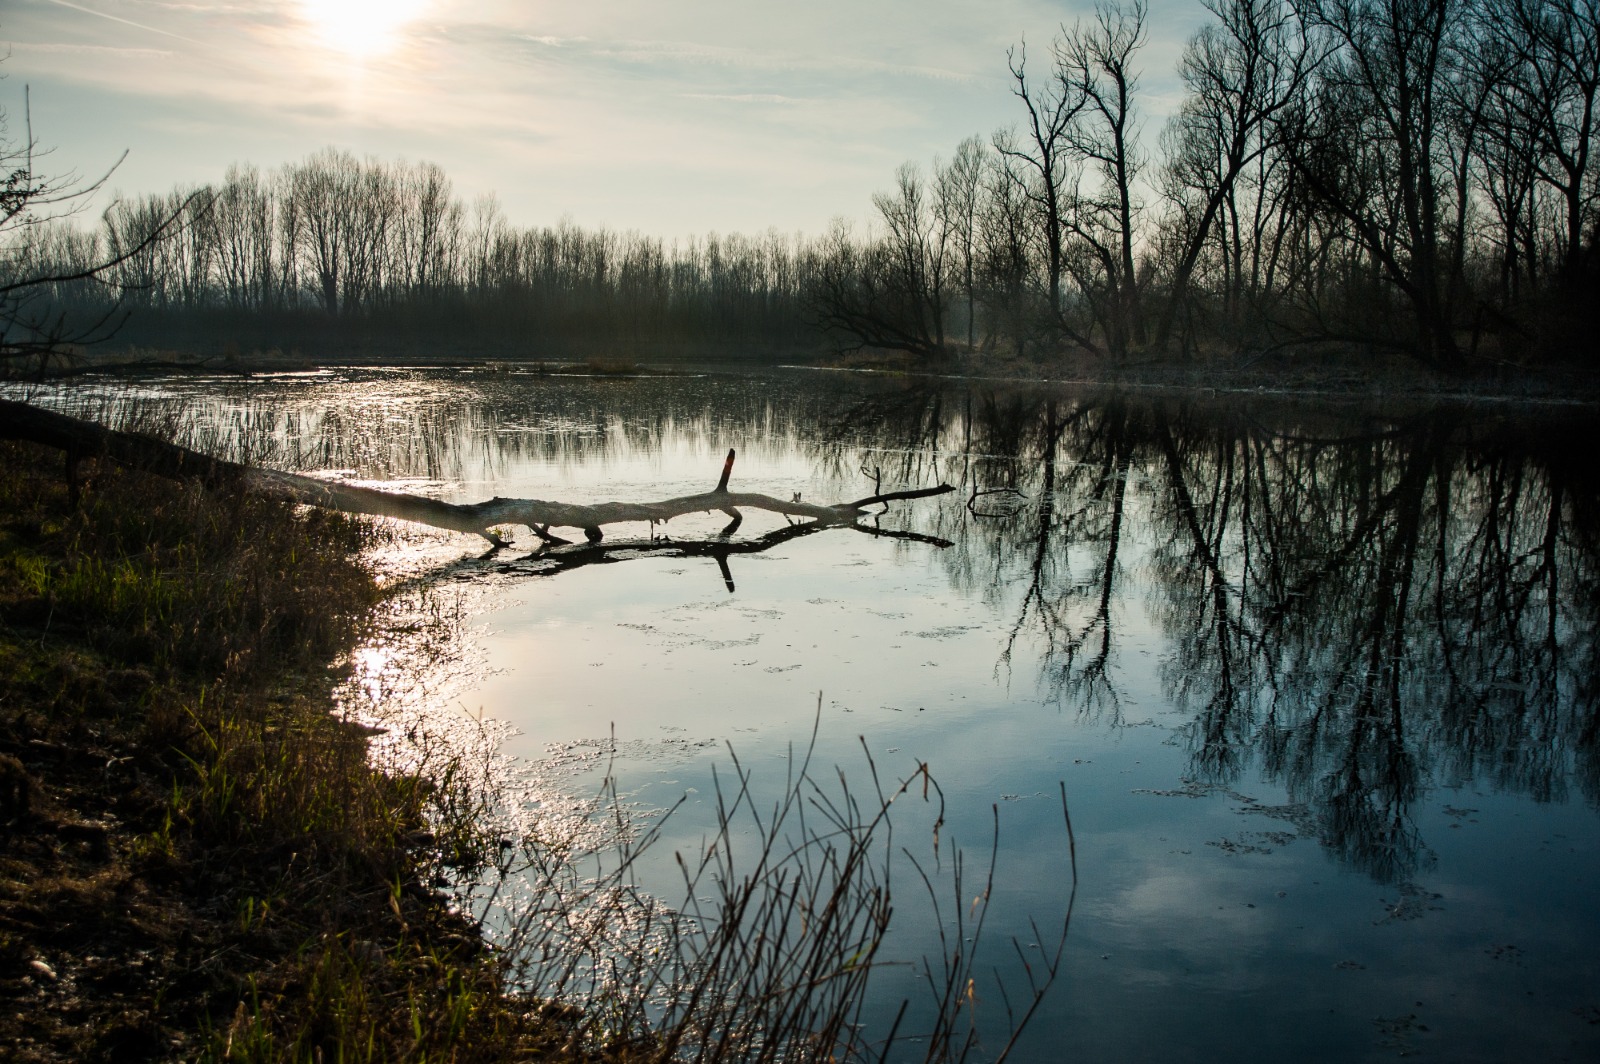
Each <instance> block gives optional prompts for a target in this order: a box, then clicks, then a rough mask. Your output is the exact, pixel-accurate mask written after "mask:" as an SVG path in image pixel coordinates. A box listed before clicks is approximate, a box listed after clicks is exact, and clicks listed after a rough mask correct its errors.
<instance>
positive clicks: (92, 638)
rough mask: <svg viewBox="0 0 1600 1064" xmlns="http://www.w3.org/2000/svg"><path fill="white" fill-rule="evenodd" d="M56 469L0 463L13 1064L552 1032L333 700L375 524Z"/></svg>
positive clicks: (457, 1048) (359, 1055) (121, 475)
mask: <svg viewBox="0 0 1600 1064" xmlns="http://www.w3.org/2000/svg"><path fill="white" fill-rule="evenodd" d="M60 469H61V465H60V460H59V458H58V457H56V456H54V455H53V454H52V453H51V452H47V451H45V450H42V449H38V448H33V447H27V446H23V445H16V444H8V445H5V449H4V452H3V453H0V498H3V502H0V515H3V516H0V743H3V749H0V773H3V774H4V791H3V793H4V810H3V822H0V956H3V958H4V963H3V964H0V983H3V985H4V994H5V997H6V999H7V1000H8V1001H11V1002H12V1003H13V1007H12V1008H10V1009H7V1010H6V1011H5V1015H4V1017H3V1018H0V1028H3V1029H0V1043H3V1044H5V1045H6V1046H7V1047H8V1048H7V1051H6V1052H7V1055H8V1059H13V1060H18V1061H24V1060H40V1061H50V1060H72V1061H88V1060H145V1059H191V1060H192V1059H229V1060H282V1059H312V1058H313V1056H314V1055H315V1054H317V1053H318V1052H319V1051H320V1052H326V1053H328V1054H329V1055H328V1057H327V1059H335V1056H334V1055H333V1051H334V1049H335V1048H340V1049H342V1051H343V1053H344V1056H343V1057H342V1058H340V1059H400V1058H402V1057H417V1058H419V1059H420V1058H422V1057H427V1058H429V1059H432V1058H435V1057H437V1058H446V1057H450V1056H452V1054H455V1055H458V1057H459V1059H501V1058H503V1057H504V1056H506V1055H509V1054H510V1053H511V1052H512V1051H513V1050H515V1049H518V1048H521V1047H527V1046H531V1045H532V1044H534V1043H535V1042H536V1041H537V1040H538V1039H539V1038H544V1037H548V1036H549V1034H550V1031H549V1024H547V1023H541V1022H537V1016H536V1015H535V1014H534V1013H532V1012H530V1010H529V1009H528V1008H527V1007H526V1006H525V1005H523V1004H520V1003H518V1002H516V1001H515V1000H514V999H512V998H508V997H506V996H504V995H503V994H502V991H503V990H504V983H503V978H504V966H503V965H502V964H501V963H500V962H499V961H497V960H496V959H495V958H493V957H492V956H490V955H489V954H488V953H487V952H486V951H485V949H484V948H483V946H482V943H481V941H480V939H479V936H478V934H477V929H476V928H475V927H474V926H473V925H472V924H471V923H470V922H468V921H466V920H464V919H462V918H461V917H459V916H456V915H454V914H452V913H451V912H450V911H449V910H448V909H447V908H446V907H445V905H444V904H443V903H442V901H441V900H440V898H439V897H438V896H436V895H435V894H434V893H433V892H432V891H430V890H429V889H427V885H428V878H427V877H428V876H429V875H430V869H432V868H435V867H436V866H437V860H438V858H437V854H438V852H439V851H440V850H441V849H442V848H444V847H446V846H456V847H458V848H460V847H470V846H472V845H474V844H475V840H474V839H473V837H472V835H473V832H474V831H476V830H477V829H476V828H475V827H474V826H473V825H472V824H471V823H469V822H468V821H467V820H465V819H462V818H457V819H455V820H453V821H451V820H447V819H442V818H441V817H440V816H439V815H438V814H439V811H440V809H441V808H442V806H441V804H440V802H439V801H438V799H439V793H438V791H437V789H436V787H435V785H434V784H432V783H430V781H429V779H428V778H427V777H426V776H422V775H410V776H406V775H394V774H385V773H383V772H380V771H377V770H376V769H375V768H374V767H372V765H371V764H370V762H369V757H368V749H367V736H366V735H365V734H364V733H363V732H362V731H360V730H359V729H356V728H354V727H353V726H350V725H347V724H344V723H341V722H340V721H339V720H338V718H336V717H335V716H333V715H331V714H330V713H329V705H330V692H331V690H332V688H333V686H334V685H335V684H336V683H337V682H338V680H339V679H340V672H339V670H337V669H330V668H329V663H330V661H333V660H335V659H337V658H338V656H339V655H340V654H342V653H344V652H346V651H348V650H349V649H350V648H351V647H352V646H353V645H354V644H355V642H356V640H358V639H359V638H360V637H361V636H362V634H363V633H364V631H365V629H366V625H367V623H368V620H367V619H368V617H369V613H370V608H371V607H372V605H373V603H374V601H375V598H376V592H375V591H374V585H373V581H372V579H371V577H370V576H369V575H368V574H367V572H366V571H365V570H364V569H363V568H362V566H361V565H360V564H359V563H358V560H357V555H358V552H359V551H360V549H362V548H363V547H364V546H365V545H366V544H367V541H368V540H369V539H370V537H371V535H372V534H373V533H372V532H371V531H370V530H369V529H367V528H366V527H364V526H363V525H361V524H359V523H357V522H354V521H349V520H346V519H344V518H342V517H338V516H332V515H326V514H321V513H317V512H305V513H300V514H296V513H294V512H293V511H292V510H291V509H290V508H289V507H288V506H286V505H283V504H280V503H277V502H272V501H268V500H264V499H261V498H257V497H252V496H248V495H243V494H235V493H229V492H218V491H213V490H206V489H202V488H200V487H199V486H197V485H193V484H180V483H174V482H171V481H167V480H162V479H160V478H156V477H149V476H144V475H139V474H135V473H129V472H121V471H117V470H115V469H112V468H106V469H103V470H98V471H96V472H95V476H94V480H93V482H92V483H91V484H90V485H88V486H87V487H86V488H85V489H84V490H82V491H81V493H80V491H79V490H78V489H77V488H76V487H69V485H68V484H67V482H66V480H65V479H64V478H63V477H62V476H61V475H60V472H59V471H60ZM436 767H437V766H436ZM452 836H453V837H452Z"/></svg>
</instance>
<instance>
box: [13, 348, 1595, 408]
mask: <svg viewBox="0 0 1600 1064" xmlns="http://www.w3.org/2000/svg"><path fill="white" fill-rule="evenodd" d="M167 354H171V353H167ZM1488 365H1489V364H1488V363H1484V364H1483V365H1482V366H1480V367H1479V370H1480V371H1479V372H1469V373H1466V374H1462V375H1452V374H1445V373H1440V372H1437V371H1431V370H1427V369H1425V368H1422V367H1419V366H1414V365H1410V364H1407V363H1404V362H1396V361H1393V360H1390V359H1377V358H1373V357H1370V356H1366V355H1363V354H1353V353H1350V352H1343V353H1334V354H1317V355H1303V356H1300V355H1286V354H1279V355H1274V356H1258V357H1253V358H1247V359H1243V360H1239V359H1229V358H1220V357H1219V358H1212V359H1208V360H1204V361H1191V362H1180V361H1175V360H1174V361H1168V360H1163V361H1150V362H1144V363H1133V364H1128V365H1125V366H1111V365H1105V364H1102V363H1098V362H1095V361H1093V360H1088V359H1084V358H1073V357H1063V358H1057V359H1048V360H1035V359H1018V358H1015V357H1000V358H997V357H988V356H970V355H959V356H956V358H955V359H954V360H953V361H952V362H951V363H949V364H945V365H930V364H926V363H919V362H917V361H915V360H912V359H910V358H906V357H900V356H897V355H893V354H888V355H860V354H856V355H846V356H838V355H825V354H820V353H819V354H818V356H817V357H816V358H815V359H814V360H804V359H802V360H796V359H794V358H793V357H790V358H787V359H784V358H771V357H766V356H752V357H749V358H736V357H729V356H727V355H725V354H711V355H710V357H707V358H693V357H682V356H681V355H680V356H676V357H670V358H650V357H648V356H646V357H640V358H629V359H612V358H605V357H599V356H596V357H591V358H589V359H587V360H581V361H571V360H550V359H532V358H529V359H519V358H496V357H448V356H447V357H439V358H418V357H408V356H396V357H380V356H375V355H365V354H363V355H346V356H342V357H316V358H312V357H304V356H299V355H294V354H283V353H281V352H257V353H255V354H253V355H250V356H243V357H234V358H230V359H226V360H224V359H220V358H202V357H193V358H189V357H184V356H181V355H179V356H177V357H172V358H162V359H153V360H152V359H147V360H138V361H123V362H114V363H103V364H95V363H87V364H83V365H80V366H76V367H72V368H70V369H69V370H66V371H62V372H59V373H52V374H48V375H46V376H45V377H43V378H42V382H43V383H49V382H51V381H65V380H71V379H82V378H85V377H101V378H120V379H140V378H147V377H162V376H168V375H197V376H219V377H238V378H242V379H248V378H252V377H256V376H269V375H271V376H276V375H282V374H298V373H317V372H324V371H327V372H337V371H339V370H349V369H365V370H392V371H401V372H403V371H407V370H435V371H445V370H457V371H466V372H486V373H506V374H512V375H517V376H549V377H557V378H562V377H569V378H570V377H581V378H590V379H596V380H614V381H618V382H629V381H639V380H653V379H658V378H663V377H685V376H696V375H705V374H717V373H729V374H736V375H739V374H752V375H754V374H761V373H771V372H777V371H783V372H830V373H856V374H861V375H864V376H881V377H905V378H915V379H929V380H944V381H951V382H968V383H985V384H996V385H1019V386H1023V385H1042V386H1048V387H1055V388H1072V389H1093V390H1111V391H1119V390H1120V391H1130V392H1140V393H1143V394H1155V395H1171V396H1187V395H1200V396H1250V395H1263V396H1272V397H1278V398H1285V399H1293V400H1305V401H1316V400H1339V401H1344V400H1359V401H1367V402H1388V401H1432V402H1461V403H1492V404H1507V405H1517V404H1523V405H1529V406H1562V407H1584V406H1600V376H1597V375H1596V374H1594V373H1589V372H1585V371H1583V370H1582V369H1581V368H1578V367H1575V366H1572V365H1564V364H1558V365H1550V366H1534V367H1508V366H1504V365H1500V364H1494V365H1495V367H1496V368H1494V369H1492V370H1488V371H1485V367H1487V366H1488ZM11 379H12V380H13V381H15V382H17V383H29V382H40V381H35V380H34V379H32V378H29V377H27V376H25V375H24V376H18V377H14V378H11Z"/></svg>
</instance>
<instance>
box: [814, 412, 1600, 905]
mask: <svg viewBox="0 0 1600 1064" xmlns="http://www.w3.org/2000/svg"><path fill="white" fill-rule="evenodd" d="M864 425H870V426H872V430H871V432H870V438H871V439H872V440H873V441H874V442H873V446H875V448H876V450H877V453H879V454H883V455H885V456H889V455H895V456H898V459H899V466H898V468H896V469H895V470H894V474H893V475H894V476H895V477H896V478H903V479H906V480H910V481H913V482H915V481H918V480H920V479H924V478H926V477H929V476H931V475H933V474H934V472H935V471H936V470H935V467H937V471H939V472H942V473H943V475H945V476H947V477H952V478H955V477H962V478H964V483H965V485H966V490H967V493H968V494H969V496H970V495H971V493H972V492H973V491H988V490H992V489H994V488H1002V487H1003V488H1008V489H1015V491H1017V492H1020V493H1021V494H1020V495H1008V496H1004V497H1003V496H999V495H988V496H982V497H980V499H978V500H974V503H973V505H971V506H969V507H968V508H967V509H966V510H964V511H957V510H953V509H951V510H947V511H945V513H944V517H943V521H944V522H945V524H946V527H941V528H937V529H925V530H927V531H935V532H937V533H938V534H939V535H941V536H944V537H946V538H949V539H952V540H954V541H955V543H956V547H955V548H954V549H952V550H950V551H947V552H945V553H944V557H945V558H946V559H948V564H949V566H950V569H951V575H952V578H953V579H954V580H955V582H956V583H957V584H958V585H959V586H960V587H961V588H963V589H964V590H965V591H967V592H968V593H971V594H993V593H995V592H997V591H998V590H999V589H1001V588H1006V587H1012V588H1020V589H1021V594H1020V597H1019V598H1018V599H1017V604H1016V607H1015V609H1016V616H1015V620H1014V622H1013V625H1012V628H1011V630H1010V632H1009V636H1008V638H1007V640H1006V641H1005V643H1004V645H1003V647H1002V649H1001V652H1000V658H1001V665H1002V667H1005V668H1009V667H1011V665H1012V659H1013V656H1014V654H1015V653H1016V652H1018V651H1020V650H1022V649H1023V648H1028V649H1030V650H1037V652H1038V653H1039V655H1040V660H1041V668H1042V676H1043V680H1044V683H1045V686H1046V689H1047V690H1048V691H1049V692H1051V695H1052V697H1054V698H1055V699H1057V700H1058V701H1059V702H1060V704H1061V705H1062V706H1063V707H1064V708H1066V709H1070V710H1072V711H1074V712H1080V713H1088V714H1093V715H1096V716H1098V717H1101V718H1103V719H1107V720H1110V721H1112V722H1115V721H1118V720H1120V719H1121V713H1122V703H1121V697H1120V695H1119V690H1118V681H1117V675H1118V661H1117V650H1118V646H1117V637H1118V632H1119V626H1120V625H1121V623H1122V621H1123V611H1125V610H1127V609H1129V608H1131V606H1132V605H1133V603H1135V602H1140V603H1141V604H1142V607H1143V608H1144V609H1146V610H1149V611H1150V612H1151V614H1152V615H1153V616H1154V618H1155V619H1156V620H1157V622H1158V623H1159V624H1160V626H1161V627H1162V629H1163V630H1164V632H1165V634H1166V636H1167V638H1168V640H1169V646H1170V657H1169V658H1168V660H1166V661H1165V662H1163V664H1162V674H1161V675H1162V682H1163V686H1164V688H1165V690H1166V691H1167V693H1168V696H1169V697H1170V698H1171V699H1172V700H1173V702H1174V704H1175V705H1177V706H1178V707H1179V708H1181V709H1182V710H1183V711H1184V712H1185V713H1186V714H1189V715H1191V716H1192V719H1191V720H1190V721H1189V723H1187V724H1186V725H1185V726H1184V729H1183V731H1184V735H1185V738H1186V741H1187V743H1188V746H1189V750H1190V754H1191V773H1192V778H1193V779H1194V781H1195V782H1196V783H1197V784H1198V785H1202V786H1206V785H1220V786H1228V785H1231V784H1232V783H1233V782H1234V781H1236V780H1238V779H1239V778H1240V777H1241V775H1243V774H1244V773H1245V772H1247V771H1254V772H1260V773H1262V774H1264V775H1265V776H1266V777H1267V778H1269V779H1272V780H1276V781H1279V782H1281V783H1282V784H1283V785H1284V786H1286V787H1287V789H1288V791H1289V794H1290V795H1291V798H1292V799H1293V801H1294V802H1296V803H1301V804H1303V806H1304V810H1303V815H1304V816H1306V817H1307V818H1308V820H1309V821H1310V822H1311V823H1314V825H1315V830H1316V832H1317V833H1318V834H1319V835H1320V837H1321V838H1322V839H1323V841H1324V843H1325V844H1326V845H1328V846H1329V847H1331V848H1332V849H1334V850H1336V851H1337V852H1338V853H1340V854H1341V855H1342V856H1343V857H1345V858H1346V859H1348V860H1350V861H1351V862H1352V863H1354V864H1356V865H1357V866H1359V867H1362V868H1365V869H1367V870H1369V871H1371V872H1372V873H1373V874H1374V875H1377V876H1380V877H1383V878H1385V879H1389V878H1396V877H1404V876H1406V875H1407V874H1409V873H1410V872H1411V871H1412V870H1413V869H1414V868H1415V867H1416V866H1417V865H1418V864H1419V863H1424V862H1426V861H1427V860H1428V851H1427V847H1426V845H1425V844H1424V841H1423V840H1422V839H1421V838H1420V837H1419V836H1418V834H1417V831H1416V829H1415V826H1414V824H1413V821H1412V818H1411V815H1410V810H1411V807H1412V803H1413V801H1414V799H1416V797H1417V796H1418V793H1419V787H1422V786H1424V785H1444V786H1449V785H1455V784H1464V785H1471V786H1474V787H1485V788H1491V789H1496V790H1506V791H1509V792H1513V793H1517V794H1524V795H1527V796H1530V797H1532V798H1534V799H1536V800H1540V801H1556V800H1564V799H1567V798H1568V797H1569V792H1570V791H1572V790H1576V791H1577V792H1578V794H1579V795H1581V797H1582V798H1583V799H1584V800H1586V801H1589V802H1595V801H1600V699H1597V695H1600V642H1597V639H1596V632H1597V631H1600V506H1597V500H1600V484H1597V479H1596V473H1595V470H1594V468H1593V465H1592V463H1587V462H1585V461H1584V460H1583V459H1582V458H1581V457H1580V456H1581V455H1583V454H1584V453H1586V447H1585V437H1586V431H1587V430H1586V428H1585V427H1584V424H1583V422H1582V419H1581V418H1580V419H1574V420H1573V421H1572V422H1571V423H1570V424H1564V423H1563V420H1562V419H1561V418H1560V417H1555V418H1549V419H1546V420H1544V421H1543V422H1542V423H1540V424H1539V425H1538V426H1536V427H1535V426H1530V425H1529V424H1528V423H1527V422H1526V421H1518V420H1514V419H1501V418H1498V417H1493V416H1488V417H1486V416H1484V415H1483V414H1482V413H1481V412H1479V411H1472V410H1467V409H1460V408H1449V409H1438V410H1432V411H1426V412H1421V413H1416V414H1412V415H1406V416H1394V417H1383V418H1378V417H1355V418H1352V419H1348V420H1347V419H1342V418H1339V417H1336V416H1334V415H1331V414H1326V413H1321V414H1308V413H1306V412H1305V411H1304V410H1298V411H1296V410H1294V409H1293V408H1289V409H1286V410H1282V411H1276V412H1273V411H1271V410H1270V408H1265V409H1262V410H1259V411H1252V410H1250V409H1245V410H1241V409H1239V408H1238V405H1237V404H1234V405H1231V406H1224V405H1219V404H1217V403H1215V402H1198V401H1197V402H1190V403H1182V402H1170V403H1144V402H1134V401H1130V400H1128V399H1126V398H1115V397H1108V398H1097V399H1077V400H1071V401H1068V400H1063V399H1061V398H1051V397H1048V396H1045V395H1042V394H1041V395H1037V396H1029V395H1026V394H1020V393H1011V394H1005V395H1002V394H995V393H986V392H979V391H958V390H954V389H942V388H927V389H916V388H913V389H908V390H906V391H903V392H898V393H891V394H886V395H880V396H877V397H874V398H871V399H868V400H865V401H864V402H863V404H862V405H861V407H860V408H858V409H857V410H855V411H854V412H853V413H852V414H850V415H847V416H845V417H844V418H842V419H841V420H840V421H839V422H838V423H837V425H836V426H835V440H836V441H837V442H836V446H838V447H840V450H839V451H837V452H836V454H837V456H838V457H839V459H840V461H842V462H843V461H847V458H846V455H847V454H854V453H857V448H859V447H860V446H862V445H863V444H864V443H866V441H867V439H868V438H869V437H867V436H863V435H862V434H859V433H858V432H857V431H856V428H855V427H856V426H864ZM1535 428H1536V431H1535ZM886 437H887V438H886ZM885 472H886V474H887V472H888V471H887V470H886V471H885ZM1007 497H1009V498H1011V499H1015V500H1018V501H1017V502H1015V503H1011V504H1009V505H1006V504H1003V503H1001V504H989V502H988V500H990V499H1004V498H1007ZM980 502H981V503H983V505H980ZM1019 660H1020V659H1019ZM1121 664H1122V665H1123V666H1124V667H1125V666H1126V664H1127V663H1126V662H1122V663H1121Z"/></svg>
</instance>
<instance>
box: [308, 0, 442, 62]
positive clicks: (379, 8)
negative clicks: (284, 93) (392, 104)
mask: <svg viewBox="0 0 1600 1064" xmlns="http://www.w3.org/2000/svg"><path fill="white" fill-rule="evenodd" d="M426 4H427V0H301V3H300V10H301V12H302V14H303V17H304V18H305V20H306V22H307V23H309V24H310V26H311V29H312V32H313V33H315V34H316V38H317V40H318V42H319V43H321V44H322V45H324V46H326V47H328V48H332V49H334V50H335V51H339V52H343V53H345V54H346V55H348V56H351V57H352V58H356V59H366V58H369V57H371V56H376V55H381V54H383V53H384V52H387V51H389V50H390V49H391V48H393V47H394V46H395V44H396V42H397V41H398V40H399V38H400V31H401V30H402V29H404V28H405V25H406V23H408V22H410V21H411V20H412V19H414V18H416V17H417V16H418V15H419V14H421V13H422V9H423V8H424V7H425V6H426Z"/></svg>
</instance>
